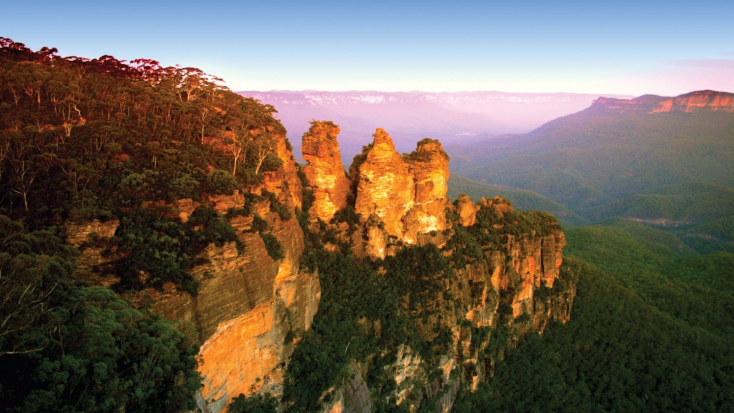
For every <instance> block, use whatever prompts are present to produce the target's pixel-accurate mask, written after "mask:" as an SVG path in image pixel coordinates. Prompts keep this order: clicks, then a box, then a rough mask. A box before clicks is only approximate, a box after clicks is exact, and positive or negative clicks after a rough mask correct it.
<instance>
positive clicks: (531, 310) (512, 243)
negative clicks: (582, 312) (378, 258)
mask: <svg viewBox="0 0 734 413" xmlns="http://www.w3.org/2000/svg"><path fill="white" fill-rule="evenodd" d="M449 208H450V209H454V210H455V212H457V215H459V214H458V212H460V211H464V214H462V215H463V216H464V218H461V215H459V217H458V218H457V221H456V222H455V224H456V225H460V226H461V227H467V226H471V225H479V224H478V223H477V221H476V220H477V217H476V216H477V212H479V211H483V210H491V214H492V216H495V217H497V218H499V219H501V217H503V216H505V215H509V214H512V213H513V209H512V206H511V205H510V204H509V203H508V202H507V201H505V200H503V199H501V198H494V199H491V200H490V199H481V200H479V201H478V202H477V204H476V205H475V204H474V203H473V202H472V201H471V200H470V199H469V198H468V197H466V196H464V197H462V198H460V200H459V201H457V203H456V205H455V206H452V207H449ZM485 215H486V214H485ZM467 219H469V221H471V220H474V223H472V224H471V225H462V223H467V222H468V221H467ZM449 225H451V223H449ZM495 225H497V226H498V227H499V228H494V229H495V230H497V231H498V233H499V234H502V235H501V237H502V240H503V241H502V242H501V243H500V244H499V245H497V247H498V248H489V249H484V251H483V253H482V258H481V259H479V260H476V261H474V262H472V263H469V264H468V265H466V266H465V267H464V268H461V269H456V270H455V272H454V278H452V279H444V280H443V283H444V287H445V291H444V292H443V293H442V294H439V295H438V296H437V297H436V298H435V301H433V303H432V304H431V311H430V313H431V315H429V316H428V317H427V318H425V319H423V320H422V321H420V322H419V324H420V327H419V328H420V329H421V330H422V331H424V332H431V331H437V330H438V328H439V327H440V326H444V327H447V328H448V329H449V331H450V336H451V338H450V344H449V346H448V348H447V349H446V350H444V352H443V353H441V354H440V356H439V357H438V358H437V359H435V360H433V361H430V360H426V359H424V358H423V357H421V355H420V354H419V352H418V351H416V350H415V349H413V348H410V347H409V346H406V345H403V346H401V347H400V348H399V349H398V350H397V352H396V353H395V355H394V357H395V360H394V361H393V362H392V363H390V364H389V365H387V366H385V367H384V370H385V371H386V372H387V374H388V375H389V376H390V377H391V378H392V379H393V380H394V381H395V384H396V388H395V389H394V390H393V391H392V392H391V394H390V395H389V397H391V398H393V399H394V400H395V401H396V402H397V404H400V405H403V404H405V405H406V406H408V409H409V411H417V410H418V409H421V410H422V409H424V408H426V407H427V408H428V411H434V412H449V411H450V410H451V408H452V406H453V401H454V399H455V397H456V394H457V393H458V391H459V389H460V388H462V387H466V388H469V389H473V390H476V389H477V388H478V386H479V384H480V383H481V382H483V381H485V380H487V379H489V378H490V377H491V376H492V375H493V371H494V365H495V363H497V362H498V361H501V360H502V359H503V358H504V354H505V352H506V351H507V350H508V349H509V348H512V347H513V346H514V345H515V344H516V343H517V340H518V339H519V337H521V336H522V335H523V334H527V333H529V332H532V331H540V332H542V331H543V330H544V328H545V327H546V325H547V324H548V322H550V321H551V320H559V321H562V322H566V321H568V320H569V318H570V312H571V308H572V305H573V298H574V296H575V292H576V287H575V284H574V281H573V280H572V279H570V278H568V277H567V276H565V275H563V274H562V273H561V271H560V267H561V263H562V261H563V246H564V245H565V237H564V235H563V232H562V231H560V230H559V229H551V230H548V231H543V232H539V230H538V231H536V230H532V231H530V232H529V233H526V234H521V235H512V234H509V233H507V232H506V230H507V228H505V227H504V226H503V225H501V224H495ZM447 231H449V232H451V231H453V230H452V229H448V230H447ZM454 253H457V252H454ZM385 276H386V277H390V274H389V273H387V274H385ZM429 334H430V333H429ZM365 370H367V367H366V366H361V367H360V366H357V367H355V366H352V367H351V368H350V374H351V378H350V379H349V380H348V381H347V382H345V384H344V385H343V386H342V387H341V388H339V389H337V390H336V392H335V394H336V396H335V400H334V401H333V402H332V403H329V404H327V405H326V406H324V408H323V411H324V412H362V411H370V409H371V408H372V407H373V406H372V402H371V401H370V400H369V399H365V398H364V397H357V396H354V394H355V393H358V394H361V393H364V392H365V391H366V390H364V389H361V388H360V386H363V384H362V383H363V381H364V377H366V376H365V374H364V371H365ZM359 375H362V377H357V376H359ZM357 384H359V386H358V385H357ZM344 395H348V396H349V397H344ZM383 396H385V395H384V394H383Z"/></svg>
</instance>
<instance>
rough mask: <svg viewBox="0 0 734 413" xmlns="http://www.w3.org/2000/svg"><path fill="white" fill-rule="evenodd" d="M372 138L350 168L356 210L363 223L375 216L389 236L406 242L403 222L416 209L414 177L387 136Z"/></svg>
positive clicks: (377, 134) (375, 135) (379, 135)
mask: <svg viewBox="0 0 734 413" xmlns="http://www.w3.org/2000/svg"><path fill="white" fill-rule="evenodd" d="M373 137H374V141H373V142H372V145H371V146H369V147H368V149H366V151H365V152H363V153H362V155H360V156H358V157H359V158H360V159H359V160H356V161H355V164H352V167H351V168H350V173H351V175H352V179H354V181H355V182H356V187H357V193H356V201H355V205H354V210H355V211H356V212H357V214H358V215H359V216H360V219H361V221H363V222H366V221H367V220H368V219H369V217H370V216H371V215H372V214H374V215H375V216H377V218H379V219H380V220H382V222H383V223H384V226H385V231H387V234H388V236H393V237H396V238H403V233H404V232H405V228H404V226H403V222H402V218H403V217H404V216H405V214H406V213H407V212H408V211H409V210H410V208H412V207H413V205H415V177H414V176H413V173H412V171H411V170H410V166H409V165H408V164H407V163H406V162H404V161H403V158H402V157H401V156H400V154H398V153H397V152H396V151H395V145H394V144H393V142H392V138H390V136H389V135H388V134H387V132H385V131H384V130H383V129H377V131H376V132H375V134H374V135H373Z"/></svg>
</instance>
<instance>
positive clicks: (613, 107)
mask: <svg viewBox="0 0 734 413" xmlns="http://www.w3.org/2000/svg"><path fill="white" fill-rule="evenodd" d="M591 109H593V110H603V111H607V112H643V113H669V112H682V113H691V112H699V111H707V112H734V94H732V93H726V92H716V91H713V90H701V91H696V92H691V93H686V94H684V95H680V96H677V97H672V98H671V97H664V96H656V95H644V96H640V97H637V98H634V99H614V98H605V97H601V98H599V99H597V100H595V101H594V103H593V104H592V106H591Z"/></svg>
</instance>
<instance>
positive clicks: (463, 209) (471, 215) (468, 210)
mask: <svg viewBox="0 0 734 413" xmlns="http://www.w3.org/2000/svg"><path fill="white" fill-rule="evenodd" d="M456 213H457V214H458V215H459V225H461V226H462V227H470V226H472V225H474V224H476V222H477V209H476V207H475V206H474V203H473V202H472V201H471V198H469V196H467V195H460V196H459V198H458V199H457V200H456Z"/></svg>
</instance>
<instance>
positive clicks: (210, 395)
mask: <svg viewBox="0 0 734 413" xmlns="http://www.w3.org/2000/svg"><path fill="white" fill-rule="evenodd" d="M272 145H273V149H274V152H275V153H276V154H277V155H278V157H279V158H280V159H281V160H282V161H283V164H282V166H281V167H280V168H279V169H278V170H275V171H269V172H265V173H264V180H263V183H262V185H261V186H259V187H256V188H253V192H254V193H255V194H258V193H262V191H269V192H271V193H272V194H274V196H275V200H276V201H277V202H280V203H281V204H283V205H285V206H287V207H289V208H293V207H300V206H301V202H302V201H301V193H302V189H301V183H300V180H299V179H298V176H297V174H296V171H297V170H298V166H297V165H296V164H295V161H294V159H293V156H292V153H291V152H290V149H288V147H287V144H286V141H285V138H284V137H283V136H282V135H277V136H274V137H273V139H272ZM245 198H246V197H245V195H244V194H241V193H239V192H237V191H236V192H235V193H234V194H232V195H214V196H210V197H209V199H207V200H198V201H193V200H190V199H183V200H178V201H176V202H175V203H174V205H173V206H172V207H173V208H174V211H176V212H177V213H178V216H179V217H180V218H181V219H182V220H183V221H184V222H185V221H186V220H188V218H189V217H190V216H191V214H192V212H193V211H194V209H196V208H197V207H199V206H200V205H202V204H208V205H209V206H211V207H212V208H213V209H214V210H215V211H217V212H218V213H220V214H222V215H225V214H227V213H228V211H230V210H231V209H232V208H242V207H243V205H244V204H245V202H246V199H245ZM251 208H252V214H250V215H246V216H233V217H231V218H229V220H228V221H229V224H230V225H231V226H232V227H233V228H234V230H235V231H236V233H237V240H236V241H232V242H227V243H224V244H222V245H215V244H211V245H209V246H208V247H207V248H206V249H205V250H204V252H203V253H202V254H201V256H200V257H198V258H203V259H205V260H206V263H205V264H202V265H197V266H195V267H193V268H192V269H191V271H190V272H191V274H192V276H193V277H194V279H196V280H197V281H198V282H199V287H198V291H197V292H198V294H197V295H196V296H192V295H190V294H188V293H186V292H184V291H181V290H178V289H177V288H176V287H175V286H174V285H173V284H172V283H167V284H165V285H164V287H163V289H162V290H153V289H147V290H144V291H140V292H139V293H138V294H137V295H135V296H131V297H129V299H130V300H131V301H133V302H139V303H142V302H144V301H145V297H146V296H149V297H151V298H153V299H154V300H155V302H154V305H153V308H152V309H153V311H154V312H156V313H158V314H161V315H164V316H166V317H168V318H172V319H175V320H178V321H179V322H180V328H181V329H182V330H184V331H185V332H187V333H188V334H189V336H190V337H191V338H192V339H193V340H195V341H198V342H199V343H200V351H199V372H200V374H201V376H202V379H203V387H202V389H201V394H200V395H199V396H198V397H199V405H200V407H201V408H204V407H206V409H208V410H207V411H208V412H211V413H218V412H220V411H225V410H226V406H227V404H228V403H229V402H230V401H231V399H232V398H234V397H236V396H238V395H239V394H240V393H243V394H245V395H251V394H256V393H265V392H269V393H272V394H274V395H279V394H282V391H283V387H282V386H283V376H284V373H285V368H286V365H287V362H288V360H289V357H290V356H291V354H292V353H293V349H294V346H295V343H296V342H297V341H298V340H299V339H300V337H301V336H302V334H303V333H304V332H305V331H307V330H308V329H309V328H310V326H311V322H312V320H313V317H314V315H315V314H316V312H317V309H318V304H319V300H320V297H321V290H320V285H319V279H318V275H317V274H314V273H310V272H307V271H305V270H304V271H301V269H300V267H301V265H300V263H301V258H302V255H303V251H304V241H303V231H302V230H301V227H300V226H299V224H298V222H297V220H296V218H295V216H293V214H291V217H290V218H288V219H281V218H280V216H279V215H278V214H277V213H276V212H273V211H271V202H270V200H268V199H264V200H261V201H258V202H256V203H255V204H254V205H252V206H251ZM291 210H292V209H291ZM254 215H259V216H260V217H262V218H263V219H264V220H265V221H266V222H267V224H268V227H269V233H270V234H272V235H273V236H275V238H277V239H278V241H279V242H280V244H281V245H282V249H283V254H284V256H285V257H284V258H282V259H277V260H274V259H272V258H271V257H270V255H269V253H268V251H267V248H266V246H265V244H264V242H263V239H262V238H261V237H260V236H259V235H258V233H257V232H254V231H252V222H253V216H254ZM117 225H118V222H117V221H108V222H106V223H100V222H98V221H93V222H91V223H67V225H66V228H65V230H66V233H67V242H69V243H72V244H74V245H78V246H82V247H83V251H82V255H81V257H80V260H79V265H80V271H79V272H80V274H82V275H83V276H84V277H85V278H87V279H89V280H92V281H93V282H98V283H102V284H106V285H110V284H112V283H114V282H115V281H116V280H115V278H114V277H112V276H110V275H109V274H103V273H101V272H102V271H103V268H104V264H105V260H106V258H104V257H103V256H102V254H101V251H102V250H103V249H104V248H105V247H104V242H105V241H106V240H107V239H109V238H110V237H111V236H112V235H114V233H115V229H116V227H117ZM92 234H96V235H93V237H94V238H96V239H97V242H98V243H101V246H99V245H96V244H94V243H89V242H88V240H89V239H90V235H92ZM85 244H90V245H85ZM238 244H239V245H238ZM107 260H109V258H107Z"/></svg>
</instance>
